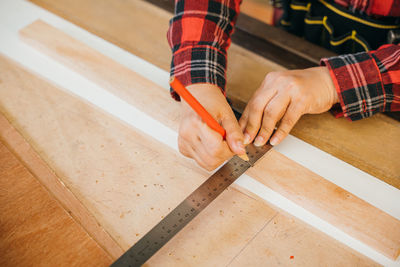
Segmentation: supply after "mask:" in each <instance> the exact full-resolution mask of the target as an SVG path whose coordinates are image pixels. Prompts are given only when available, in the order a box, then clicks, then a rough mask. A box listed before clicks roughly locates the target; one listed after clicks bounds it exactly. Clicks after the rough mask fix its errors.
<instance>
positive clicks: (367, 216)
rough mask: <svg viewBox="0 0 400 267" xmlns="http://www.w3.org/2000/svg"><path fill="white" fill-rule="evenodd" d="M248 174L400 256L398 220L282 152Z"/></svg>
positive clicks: (387, 252) (391, 254)
mask: <svg viewBox="0 0 400 267" xmlns="http://www.w3.org/2000/svg"><path fill="white" fill-rule="evenodd" d="M277 163H279V164H277ZM283 166H290V167H291V168H285V167H283ZM248 175H250V176H252V177H253V178H255V179H257V180H258V181H260V182H262V183H263V184H265V185H267V186H268V187H269V188H271V189H272V190H274V191H276V192H278V193H279V194H281V195H283V196H285V197H286V198H288V199H290V200H292V201H293V202H295V203H297V204H299V205H300V206H302V207H304V208H305V209H307V210H308V211H311V212H312V213H313V214H316V215H317V216H318V217H320V218H322V219H323V220H325V221H327V222H329V223H330V224H332V225H335V226H336V227H338V228H339V229H341V230H343V231H344V232H346V233H348V234H350V235H351V236H353V237H355V238H356V239H358V240H360V241H362V242H363V243H365V244H367V245H368V246H370V247H372V248H375V249H376V250H377V251H379V252H381V253H383V254H385V255H386V256H388V257H390V258H391V259H397V257H398V256H399V255H400V221H399V220H397V219H395V218H393V217H392V216H390V215H389V214H387V213H385V212H383V211H381V210H379V209H377V208H376V207H374V206H372V205H370V204H369V203H367V202H365V201H363V200H361V199H359V198H357V197H356V196H354V195H353V194H351V193H349V192H347V191H346V190H344V189H342V188H340V187H338V186H337V185H335V184H333V183H331V182H329V181H327V180H325V179H323V178H322V177H319V176H318V175H315V174H314V173H312V172H311V171H309V170H307V169H306V168H304V167H302V166H301V165H299V164H297V163H294V162H293V161H292V160H290V159H288V158H286V157H285V156H283V155H282V154H279V153H278V152H276V151H271V153H268V154H267V155H265V157H264V158H262V159H261V161H260V162H259V164H257V165H255V166H254V168H251V169H249V171H248ZM393 201H396V200H393Z"/></svg>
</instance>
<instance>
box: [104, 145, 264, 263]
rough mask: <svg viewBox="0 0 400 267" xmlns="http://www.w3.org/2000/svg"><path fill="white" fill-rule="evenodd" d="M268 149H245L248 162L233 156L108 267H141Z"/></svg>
mask: <svg viewBox="0 0 400 267" xmlns="http://www.w3.org/2000/svg"><path fill="white" fill-rule="evenodd" d="M270 148H271V146H270V145H265V146H263V147H261V148H257V147H255V146H254V145H249V146H248V147H247V152H246V153H247V154H248V156H249V159H250V160H249V162H246V161H244V160H242V159H241V158H239V157H237V156H234V157H233V158H232V159H231V160H229V161H228V162H227V163H226V164H225V165H224V166H222V167H221V168H220V169H219V170H218V171H217V172H215V173H214V174H213V175H211V176H210V177H209V178H208V179H207V180H206V181H205V182H204V183H202V184H201V185H200V186H199V187H198V188H197V189H196V190H195V191H193V192H192V193H191V194H190V195H189V196H188V197H187V198H186V199H185V200H184V201H182V202H181V203H180V204H179V205H178V206H177V207H176V208H175V209H173V210H172V211H171V212H170V213H169V214H168V215H167V216H166V217H165V218H164V219H162V220H161V221H160V222H159V223H158V224H157V225H156V226H154V227H153V228H152V229H151V230H150V231H149V232H148V233H147V234H146V235H145V236H143V237H142V238H141V239H140V240H139V241H137V242H136V243H135V244H134V245H133V246H132V247H131V248H130V249H128V250H127V251H126V252H125V253H124V254H123V255H122V256H121V257H120V258H119V259H117V260H116V261H115V262H114V263H113V264H112V265H111V266H112V267H120V266H141V265H142V264H144V263H145V262H146V261H147V260H148V259H149V258H150V257H151V256H153V255H154V254H155V253H156V252H157V251H158V250H159V249H160V248H161V247H163V246H164V244H166V243H167V242H168V241H169V240H170V239H172V238H173V237H174V236H175V235H176V234H177V233H178V232H179V231H180V230H181V229H183V228H184V227H185V226H186V225H187V224H188V223H189V222H190V221H191V220H192V219H193V218H194V217H196V216H197V215H198V214H199V213H200V212H201V211H202V210H203V209H204V208H206V207H207V206H208V205H209V204H210V203H211V202H212V201H213V200H214V199H216V198H217V197H218V196H219V195H220V194H221V193H222V192H223V191H224V190H225V189H227V188H228V187H229V186H230V185H231V184H232V183H233V182H234V181H235V180H236V179H237V178H238V177H239V176H240V175H242V174H243V173H244V172H245V171H246V170H247V169H248V168H250V167H251V166H253V164H254V163H255V162H256V161H257V160H258V159H259V158H261V157H262V155H264V154H265V153H266V152H267V151H268V150H269V149H270Z"/></svg>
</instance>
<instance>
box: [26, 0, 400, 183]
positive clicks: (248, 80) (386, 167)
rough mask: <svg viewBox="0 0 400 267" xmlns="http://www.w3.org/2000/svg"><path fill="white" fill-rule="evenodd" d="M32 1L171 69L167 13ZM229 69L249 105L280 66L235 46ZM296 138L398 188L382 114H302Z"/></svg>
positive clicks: (387, 122) (394, 132) (138, 6)
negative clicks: (356, 116) (357, 118)
mask: <svg viewBox="0 0 400 267" xmlns="http://www.w3.org/2000/svg"><path fill="white" fill-rule="evenodd" d="M31 1H32V2H34V3H36V4H38V5H40V6H42V7H44V8H46V9H48V10H50V11H52V12H54V13H56V14H58V15H60V16H62V17H63V18H66V19H67V20H70V21H72V22H73V23H75V24H77V25H79V26H81V27H82V28H84V29H87V30H88V31H90V32H92V33H95V34H96V35H98V36H100V37H102V38H104V39H105V40H108V41H110V42H112V43H114V44H116V45H118V46H120V47H122V48H123V49H126V50H127V51H129V52H131V53H133V54H135V55H138V56H140V57H142V58H144V59H145V60H147V61H149V62H151V63H153V64H155V65H157V66H159V67H162V68H163V69H165V70H169V60H170V53H171V52H170V50H169V47H168V44H167V42H166V37H165V34H166V31H167V29H168V20H169V19H170V18H171V14H169V13H168V12H165V11H163V10H160V9H159V8H156V7H154V6H152V5H151V4H148V3H145V2H143V1H141V0H137V1H121V0H119V1H112V2H111V3H110V2H109V1H106V0H100V1H98V0H85V1H78V0H73V1H69V0H68V1H67V0H60V1H50V0H31ZM132 14H135V16H133V15H132ZM144 24H145V25H144ZM150 29H151V30H150ZM228 69H229V70H228V95H234V96H235V97H236V98H239V99H241V100H243V101H247V100H248V99H249V98H250V96H251V94H252V92H254V90H256V89H257V87H258V86H259V85H260V84H261V81H262V79H263V77H264V76H265V75H266V74H267V73H268V72H270V71H271V70H280V69H282V67H279V66H278V65H276V64H274V63H273V62H270V61H268V60H266V59H264V58H261V57H259V56H257V55H255V54H254V53H251V52H249V51H247V50H245V49H242V48H240V47H239V46H236V45H232V47H231V48H230V50H229V60H228ZM243 77H245V78H243ZM292 134H293V135H295V136H296V137H299V138H300V139H302V140H304V141H306V142H308V143H310V144H312V145H314V146H316V147H318V148H320V149H321V150H324V151H326V152H328V153H330V154H332V155H333V156H335V157H337V158H339V159H342V160H344V161H346V162H348V163H350V164H351V165H353V166H355V167H357V168H359V169H361V170H363V171H365V172H368V173H370V174H371V175H373V176H375V177H378V178H379V179H381V180H383V181H385V182H387V183H389V184H391V185H393V186H395V187H397V188H399V189H400V164H398V161H397V160H396V155H399V154H400V143H399V142H397V141H396V140H399V138H400V123H399V122H396V121H394V120H392V119H390V118H387V117H385V116H384V115H380V114H378V115H375V116H374V117H372V118H369V119H364V120H361V121H357V122H349V121H347V120H346V119H335V118H334V117H333V116H332V115H331V114H330V113H324V114H321V115H312V116H303V118H302V119H301V120H300V121H299V123H298V124H297V125H296V127H295V128H294V130H293V131H292Z"/></svg>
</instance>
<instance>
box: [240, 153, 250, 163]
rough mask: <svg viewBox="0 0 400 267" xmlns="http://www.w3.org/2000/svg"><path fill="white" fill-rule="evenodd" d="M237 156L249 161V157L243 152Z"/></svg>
mask: <svg viewBox="0 0 400 267" xmlns="http://www.w3.org/2000/svg"><path fill="white" fill-rule="evenodd" d="M238 156H239V158H241V159H242V160H244V161H249V157H248V156H247V154H246V153H245V154H242V155H238Z"/></svg>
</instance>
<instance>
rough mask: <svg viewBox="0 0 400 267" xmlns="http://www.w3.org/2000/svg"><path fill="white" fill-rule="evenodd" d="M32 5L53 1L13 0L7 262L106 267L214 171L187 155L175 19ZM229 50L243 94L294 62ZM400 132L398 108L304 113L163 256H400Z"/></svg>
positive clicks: (5, 93)
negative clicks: (177, 86) (172, 70)
mask: <svg viewBox="0 0 400 267" xmlns="http://www.w3.org/2000/svg"><path fill="white" fill-rule="evenodd" d="M32 2H33V3H35V4H38V5H39V6H42V7H44V8H45V9H47V10H48V11H47V10H45V9H41V8H39V7H38V6H36V5H35V4H33V3H31V2H28V1H23V0H17V1H11V0H4V1H2V2H1V3H0V33H1V34H2V35H1V36H2V41H1V43H0V53H1V55H0V112H1V118H0V141H1V142H0V159H1V161H0V174H1V176H0V179H1V180H0V183H1V185H2V190H1V191H0V192H1V193H0V199H1V201H2V203H5V204H4V205H2V207H1V214H2V216H1V219H0V229H2V230H1V233H0V254H1V255H3V256H2V257H1V258H0V265H2V266H15V265H19V266H25V265H30V264H34V265H65V266H67V265H68V266H70V265H77V266H81V265H85V266H86V265H93V266H99V265H100V266H102V265H104V266H106V265H109V264H111V263H112V262H113V261H114V260H115V259H116V258H117V257H118V256H119V255H121V254H122V252H123V251H125V250H127V249H128V248H129V247H130V246H132V245H133V244H134V243H135V242H136V241H137V240H138V239H140V237H142V236H143V235H144V234H145V233H146V232H147V231H148V230H149V229H150V228H151V226H153V225H154V224H156V223H157V222H158V221H160V220H161V219H162V218H163V217H164V216H165V215H166V214H168V212H169V211H170V210H171V208H174V207H175V206H176V205H177V204H179V202H180V201H182V200H183V199H184V198H185V197H186V196H187V195H188V194H189V193H190V192H191V191H193V190H194V189H195V188H196V187H198V186H199V185H200V184H201V183H202V182H203V181H204V180H205V179H206V178H207V177H209V176H210V173H208V172H206V171H204V170H202V169H201V168H199V167H198V166H196V164H195V163H194V162H193V161H191V160H189V159H186V158H184V157H183V156H182V155H180V154H179V153H178V151H177V145H176V131H177V125H178V123H179V106H178V104H177V103H174V102H173V101H172V100H171V99H170V97H169V93H168V76H169V74H168V68H169V64H170V51H169V48H168V45H167V42H166V37H165V36H166V31H167V28H168V20H169V19H170V18H171V14H170V13H169V12H168V11H166V10H163V9H161V8H159V7H157V6H155V5H153V4H151V3H148V2H147V1H142V0H136V1H133V0H131V1H112V2H110V1H105V0H101V1H99V0H96V1H94V0H85V1H78V0H74V1H66V0H59V1H47V0H33V1H32ZM49 11H50V12H52V13H50V12H49ZM132 14H134V15H132ZM59 16H61V17H63V18H61V17H59ZM38 19H41V21H37V20H38ZM72 23H74V24H72ZM228 60H229V65H228V88H229V89H228V96H229V97H231V98H232V99H235V100H238V102H242V103H245V102H247V100H248V99H249V97H250V96H251V93H252V92H253V91H254V90H255V89H256V88H257V85H258V84H259V82H260V81H261V80H262V79H263V77H264V76H265V75H266V73H268V72H269V71H272V70H283V69H285V68H286V67H287V66H283V65H282V64H280V65H279V64H277V63H276V62H275V63H274V62H272V61H270V60H267V59H266V58H265V57H262V56H260V55H257V54H255V53H253V52H251V51H249V50H247V49H245V48H243V47H241V46H239V45H238V44H235V43H234V44H233V45H232V47H231V48H230V51H229V59H228ZM240 77H246V79H245V80H244V81H243V79H241V78H240ZM130 88H132V89H131V90H130ZM242 88H248V90H243V89H242ZM144 92H145V93H144ZM152 99H157V101H155V102H154V101H151V100H152ZM159 107H162V109H160V108H159ZM344 137H346V138H344ZM399 139H400V123H399V122H398V121H395V120H393V119H392V118H389V117H387V116H385V115H383V114H378V115H376V116H374V117H372V118H369V119H365V120H362V121H358V122H354V123H351V122H349V121H347V120H345V119H335V118H333V116H332V115H331V114H329V113H324V114H320V115H313V116H311V115H307V116H303V118H302V119H301V120H300V122H299V123H298V124H297V126H296V127H295V129H294V130H293V132H292V135H290V136H289V137H288V138H287V139H286V140H285V141H284V142H282V144H280V145H279V146H277V147H275V148H274V150H273V151H271V153H269V154H267V155H265V157H264V158H263V159H262V161H261V162H260V164H259V165H257V166H255V167H254V168H252V169H251V170H249V171H248V172H247V173H246V174H245V175H243V176H242V177H241V178H239V180H237V182H235V184H234V185H233V186H231V187H230V188H228V189H227V190H226V191H225V192H224V193H223V194H222V195H221V196H220V197H219V198H217V199H216V200H215V201H214V202H213V203H212V204H211V205H210V206H209V207H207V208H206V210H204V211H203V212H202V213H201V214H200V215H199V216H198V217H196V218H195V219H194V220H193V221H192V222H191V223H190V224H189V225H188V226H187V227H186V228H184V230H182V231H181V232H180V233H179V234H178V235H177V236H176V237H175V238H174V239H173V240H171V242H169V243H168V244H167V245H166V246H165V247H163V248H162V249H161V250H160V251H159V252H158V253H157V254H156V255H155V256H154V257H153V258H152V259H151V260H150V261H149V262H148V264H149V265H150V266H153V265H154V266H160V265H161V266H177V265H180V266H188V265H192V266H198V265H201V266H215V265H229V266H242V265H244V264H246V265H250V266H255V265H266V266H275V265H285V266H286V265H296V266H321V265H322V266H326V265H327V266H354V265H357V266H375V265H386V266H400V261H399V259H397V260H393V258H390V255H394V254H396V251H394V252H393V249H394V250H395V249H396V247H392V248H389V249H387V247H385V244H393V245H394V246H395V245H396V242H397V241H400V240H397V239H396V237H397V236H398V234H399V232H400V229H397V228H396V227H397V226H398V225H399V224H398V222H399V220H400V205H399V203H400V190H399V189H400V164H399V163H398V160H396V158H398V155H399V154H400V143H399V142H398V140H399ZM396 156H397V157H396ZM171 166H174V167H173V168H171ZM283 178H285V179H287V181H288V182H287V183H285V182H282V179H283ZM291 179H296V180H291ZM13 180H15V181H16V182H10V181H13ZM311 181H312V182H311ZM305 185H307V187H304V186H305ZM313 185H314V186H313ZM324 190H325V191H324ZM332 201H333V202H335V203H337V204H335V203H332ZM316 203H320V204H316ZM352 205H353V206H352ZM349 207H354V209H350V208H349ZM356 208H357V209H358V208H359V210H357V209H356ZM368 211H371V212H370V214H368V213H369V212H368ZM372 215H379V217H377V218H374V217H371V216H372ZM339 219H340V220H339ZM346 220H348V222H349V224H347V221H346ZM362 220H365V222H366V223H365V225H364V224H363V223H357V222H361V221H362ZM352 222H356V223H353V224H352ZM368 223H370V224H368ZM373 224H376V226H377V227H378V228H379V227H380V228H379V229H382V232H379V231H375V232H374V230H375V229H372V228H368V227H367V226H368V225H373ZM345 225H348V228H346V227H345ZM385 226H387V229H385ZM393 227H394V228H393ZM369 229H370V231H369ZM347 230H348V231H347ZM384 230H387V231H386V232H385V231H384ZM367 232H372V233H373V234H369V233H367ZM365 233H366V234H365ZM374 233H375V235H374ZM390 233H392V234H393V235H392V237H393V238H392V240H389V241H388V242H386V240H383V239H384V238H382V240H379V238H377V237H388V238H389V239H390ZM364 234H365V236H364ZM369 238H371V240H372V241H374V240H375V241H376V240H378V241H382V242H378V243H377V244H375V243H374V242H375V241H374V242H372V241H368V240H369ZM374 238H375V239H374ZM385 242H386V243H385ZM391 242H392V243H391ZM375 245H376V246H375ZM389 246H390V245H389ZM391 249H392V250H391Z"/></svg>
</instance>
